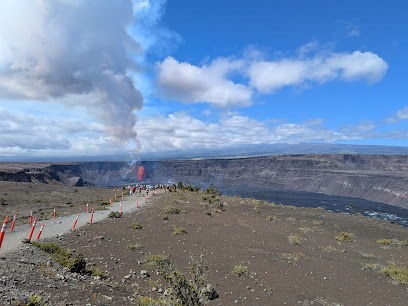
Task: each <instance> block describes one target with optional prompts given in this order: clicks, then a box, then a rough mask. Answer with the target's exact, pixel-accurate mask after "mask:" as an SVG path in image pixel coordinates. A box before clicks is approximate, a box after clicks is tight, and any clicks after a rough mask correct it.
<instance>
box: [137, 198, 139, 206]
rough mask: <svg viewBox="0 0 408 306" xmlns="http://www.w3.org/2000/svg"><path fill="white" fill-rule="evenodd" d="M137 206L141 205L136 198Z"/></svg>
mask: <svg viewBox="0 0 408 306" xmlns="http://www.w3.org/2000/svg"><path fill="white" fill-rule="evenodd" d="M136 206H137V207H139V200H138V199H136Z"/></svg>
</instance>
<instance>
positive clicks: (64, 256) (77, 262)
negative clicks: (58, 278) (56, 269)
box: [32, 241, 107, 278]
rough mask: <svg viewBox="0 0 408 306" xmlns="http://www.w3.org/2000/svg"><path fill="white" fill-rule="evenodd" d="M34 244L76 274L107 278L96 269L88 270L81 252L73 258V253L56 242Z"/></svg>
mask: <svg viewBox="0 0 408 306" xmlns="http://www.w3.org/2000/svg"><path fill="white" fill-rule="evenodd" d="M32 244H33V245H34V246H36V247H37V248H39V249H41V250H43V251H44V252H45V253H47V254H49V256H50V257H51V258H52V259H53V260H54V261H55V262H56V263H58V264H59V265H61V266H63V267H66V268H68V269H69V271H70V272H75V273H79V274H83V275H84V274H87V275H92V276H99V277H100V278H106V277H107V275H106V274H103V273H101V272H100V271H99V270H97V269H96V268H92V269H87V268H86V261H85V259H84V256H83V255H82V254H81V253H79V252H78V253H76V255H75V257H73V254H72V253H71V251H69V250H65V249H63V248H61V246H60V245H59V244H58V243H55V242H51V243H40V242H37V241H33V243H32Z"/></svg>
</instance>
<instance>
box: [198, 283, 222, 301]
mask: <svg viewBox="0 0 408 306" xmlns="http://www.w3.org/2000/svg"><path fill="white" fill-rule="evenodd" d="M201 293H202V294H203V295H205V296H206V297H208V299H210V300H215V299H216V298H218V297H219V295H218V293H217V291H215V289H214V287H213V286H212V285H211V284H207V286H205V287H204V288H203V289H201Z"/></svg>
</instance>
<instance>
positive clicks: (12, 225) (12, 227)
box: [10, 214, 17, 233]
mask: <svg viewBox="0 0 408 306" xmlns="http://www.w3.org/2000/svg"><path fill="white" fill-rule="evenodd" d="M16 220H17V214H15V215H14V218H13V223H11V228H10V233H11V232H12V231H13V229H14V224H15V223H16Z"/></svg>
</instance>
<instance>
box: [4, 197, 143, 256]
mask: <svg viewBox="0 0 408 306" xmlns="http://www.w3.org/2000/svg"><path fill="white" fill-rule="evenodd" d="M137 201H138V204H139V207H143V206H146V205H149V199H148V202H147V203H146V200H145V196H144V195H143V194H137V195H131V196H130V195H129V196H124V198H123V199H122V201H121V202H113V203H112V206H107V210H98V211H95V212H94V214H93V218H92V223H97V222H100V221H102V220H104V219H105V218H106V217H107V215H108V214H109V213H110V212H111V211H118V212H119V210H120V203H122V212H123V213H129V212H132V211H135V210H137V209H138V207H137ZM91 210H92V207H89V213H86V206H83V210H82V211H79V212H78V213H80V215H79V218H78V222H77V224H76V226H75V229H78V228H81V227H83V226H85V225H87V224H89V223H90V217H91ZM77 215H78V214H74V215H70V216H64V217H57V218H56V219H55V220H54V219H50V220H39V221H37V224H36V227H35V230H34V233H33V236H32V239H31V241H37V239H36V238H37V235H38V232H39V231H40V228H41V225H42V224H43V222H44V223H45V225H44V229H43V231H42V233H41V237H40V240H42V239H45V238H53V237H58V236H59V235H63V234H67V233H69V232H71V231H72V226H73V225H74V222H75V219H76V217H77ZM34 218H35V216H33V219H34ZM11 223H12V218H11V219H10V220H9V223H8V225H7V229H6V234H5V236H4V240H3V244H2V246H1V249H0V255H4V254H7V253H9V252H13V251H17V250H18V249H19V248H21V247H22V246H23V245H24V242H23V240H24V239H26V238H28V236H29V234H30V231H31V227H30V225H29V224H24V225H18V220H17V222H16V226H15V227H14V230H13V232H10V228H11Z"/></svg>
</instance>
